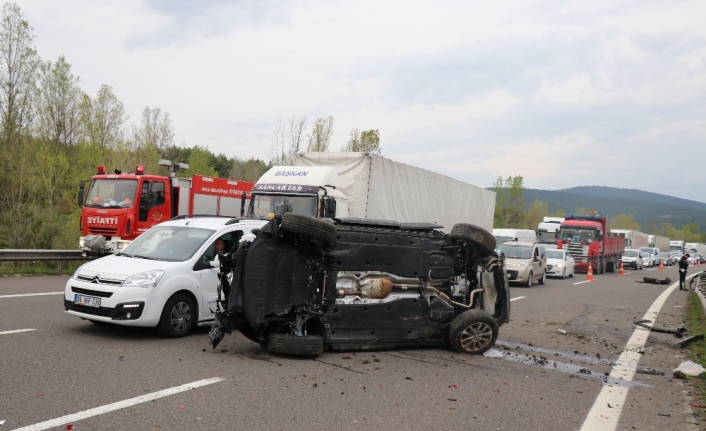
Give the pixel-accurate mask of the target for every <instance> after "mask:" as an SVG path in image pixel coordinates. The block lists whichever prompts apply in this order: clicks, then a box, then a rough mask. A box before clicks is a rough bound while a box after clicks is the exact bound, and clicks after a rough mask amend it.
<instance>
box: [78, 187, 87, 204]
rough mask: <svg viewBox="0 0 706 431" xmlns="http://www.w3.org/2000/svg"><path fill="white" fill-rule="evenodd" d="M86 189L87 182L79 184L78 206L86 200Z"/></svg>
mask: <svg viewBox="0 0 706 431" xmlns="http://www.w3.org/2000/svg"><path fill="white" fill-rule="evenodd" d="M85 189H86V182H85V181H81V184H79V185H78V206H80V207H82V206H83V204H84V202H86V200H85V197H86V196H85Z"/></svg>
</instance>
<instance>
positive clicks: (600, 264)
mask: <svg viewBox="0 0 706 431" xmlns="http://www.w3.org/2000/svg"><path fill="white" fill-rule="evenodd" d="M598 273H599V274H605V261H604V260H603V259H600V260H599V261H598Z"/></svg>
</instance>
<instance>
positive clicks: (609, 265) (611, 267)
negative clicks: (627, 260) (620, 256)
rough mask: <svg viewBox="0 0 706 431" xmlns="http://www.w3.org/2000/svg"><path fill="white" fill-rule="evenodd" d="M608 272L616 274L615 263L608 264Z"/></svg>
mask: <svg viewBox="0 0 706 431" xmlns="http://www.w3.org/2000/svg"><path fill="white" fill-rule="evenodd" d="M605 271H606V272H615V262H608V264H607V265H606V269H605Z"/></svg>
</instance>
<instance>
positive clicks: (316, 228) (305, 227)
mask: <svg viewBox="0 0 706 431" xmlns="http://www.w3.org/2000/svg"><path fill="white" fill-rule="evenodd" d="M280 228H281V229H282V230H283V231H286V232H289V233H293V234H295V235H302V236H305V237H308V238H312V239H318V240H319V241H324V242H326V243H332V242H334V241H335V240H336V235H337V234H338V233H337V232H336V226H334V225H332V224H331V223H327V222H325V221H322V220H318V219H315V218H311V217H307V216H303V215H300V214H295V213H285V214H284V215H283V216H282V224H280Z"/></svg>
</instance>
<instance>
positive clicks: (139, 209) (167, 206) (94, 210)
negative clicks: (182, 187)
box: [78, 165, 176, 253]
mask: <svg viewBox="0 0 706 431" xmlns="http://www.w3.org/2000/svg"><path fill="white" fill-rule="evenodd" d="M170 191H171V184H170V181H169V178H168V177H164V176H158V175H145V174H144V167H143V166H141V165H139V166H137V167H136V169H135V172H134V173H126V174H123V173H121V172H120V171H119V170H116V172H115V173H114V174H108V173H106V170H105V166H99V167H98V173H97V174H96V175H95V176H93V178H92V180H91V182H90V184H89V185H88V190H85V188H83V187H82V188H81V189H79V198H78V199H79V201H78V204H79V205H80V206H82V207H83V211H82V212H81V220H80V229H81V237H80V238H79V246H80V248H82V249H84V248H85V246H86V236H88V235H94V236H102V237H104V238H105V241H106V243H105V250H106V251H107V252H109V253H113V252H117V251H120V250H122V249H123V248H124V247H126V246H127V245H128V244H129V243H130V242H131V241H132V240H134V239H135V238H136V237H137V236H139V235H140V234H141V233H142V232H145V231H147V230H148V229H149V228H151V227H152V226H154V225H155V224H157V223H161V222H163V221H166V220H169V219H170V218H171V214H172V213H173V211H172V205H174V204H176V202H175V200H174V197H173V196H172V193H170Z"/></svg>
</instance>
